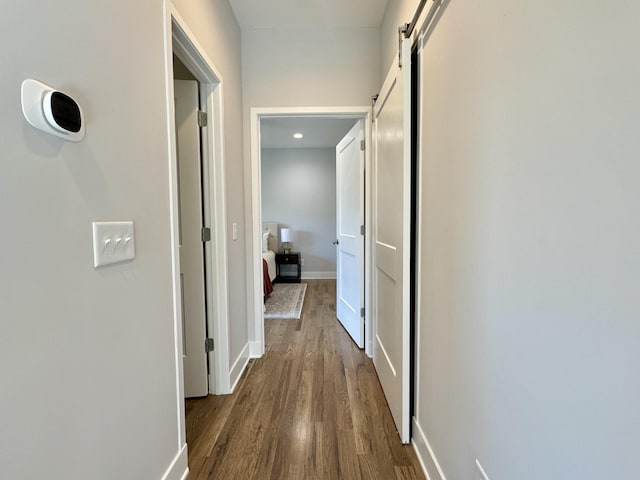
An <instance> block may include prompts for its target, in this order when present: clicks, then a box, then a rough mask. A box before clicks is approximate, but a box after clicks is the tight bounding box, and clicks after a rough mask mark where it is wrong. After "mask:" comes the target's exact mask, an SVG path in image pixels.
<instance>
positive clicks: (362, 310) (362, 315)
mask: <svg viewBox="0 0 640 480" xmlns="http://www.w3.org/2000/svg"><path fill="white" fill-rule="evenodd" d="M360 317H361V318H364V307H362V308H361V309H360Z"/></svg>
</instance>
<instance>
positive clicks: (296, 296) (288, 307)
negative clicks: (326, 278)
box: [264, 283, 307, 320]
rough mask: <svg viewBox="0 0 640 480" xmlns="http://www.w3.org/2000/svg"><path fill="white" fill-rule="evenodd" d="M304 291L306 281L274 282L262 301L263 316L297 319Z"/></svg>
mask: <svg viewBox="0 0 640 480" xmlns="http://www.w3.org/2000/svg"><path fill="white" fill-rule="evenodd" d="M306 291H307V284H306V283H275V284H274V285H273V292H271V295H269V296H268V297H267V301H266V302H265V303H264V306H265V312H264V318H293V319H296V320H297V319H299V318H300V314H301V312H302V305H303V304H304V294H305V293H306Z"/></svg>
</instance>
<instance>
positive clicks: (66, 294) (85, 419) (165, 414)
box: [0, 0, 246, 480]
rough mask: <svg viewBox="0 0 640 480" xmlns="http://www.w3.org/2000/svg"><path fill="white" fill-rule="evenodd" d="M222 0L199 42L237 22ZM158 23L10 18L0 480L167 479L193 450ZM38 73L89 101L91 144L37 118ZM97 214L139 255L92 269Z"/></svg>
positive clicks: (0, 295) (232, 105)
mask: <svg viewBox="0 0 640 480" xmlns="http://www.w3.org/2000/svg"><path fill="white" fill-rule="evenodd" d="M185 3H190V4H191V3H193V2H185ZM200 3H202V5H205V4H207V5H209V4H210V3H213V2H204V1H203V2H200ZM224 3H225V2H215V7H213V6H210V7H208V9H207V10H204V9H202V10H201V11H200V12H199V13H198V15H199V16H200V17H202V19H201V20H200V22H201V23H200V25H202V27H201V29H199V31H198V32H199V34H200V30H204V25H205V24H207V20H206V17H208V18H209V20H208V21H209V22H210V23H211V22H213V20H214V19H218V18H219V20H218V21H220V22H221V23H225V25H226V24H227V23H228V21H230V19H231V18H232V17H230V16H229V15H227V14H225V13H224V12H227V11H230V9H229V8H228V5H227V6H226V9H224V8H223V7H224ZM214 8H215V10H214ZM221 12H222V13H221ZM62 13H64V14H62ZM194 13H195V12H194ZM225 15H226V17H225ZM190 20H191V18H190ZM194 23H195V22H194ZM26 25H28V28H26V27H25V26H26ZM163 25H164V15H163V11H162V3H161V2H159V1H142V2H133V3H130V2H123V1H118V0H116V1H113V2H81V1H78V0H60V1H58V2H55V3H51V2H44V1H38V2H37V4H36V5H34V3H33V2H30V3H29V4H21V3H19V2H13V4H12V5H11V8H10V13H9V14H6V15H3V16H2V17H1V18H0V39H1V40H2V44H3V50H2V51H3V53H2V55H3V57H2V59H3V61H2V64H3V72H2V75H1V76H0V87H1V90H0V91H1V92H2V93H1V94H0V127H2V128H0V144H1V145H2V155H1V161H0V191H1V192H2V202H0V217H1V218H2V219H3V221H4V222H5V225H4V228H3V233H4V235H3V236H2V238H1V239H0V246H1V247H2V248H0V265H1V270H2V274H1V275H0V306H1V307H0V308H1V315H0V378H2V394H1V395H0V431H1V432H2V434H1V435H0V477H2V478H12V479H33V478H55V479H62V478H64V479H87V478H91V479H105V480H107V479H109V480H110V479H114V478H118V479H132V480H133V479H136V480H138V479H159V478H161V477H162V475H163V474H164V473H165V472H166V471H167V469H168V468H169V466H170V463H171V462H172V461H173V460H174V458H175V457H176V455H177V454H178V452H179V451H180V449H181V447H182V445H181V444H180V441H179V438H180V435H179V430H180V428H179V422H178V420H179V417H180V411H179V409H180V405H179V402H178V387H177V378H176V355H175V351H174V346H175V338H174V320H173V304H172V303H173V302H172V273H171V251H170V246H171V245H170V238H169V234H170V218H169V214H170V209H169V179H168V165H169V158H168V147H167V145H168V141H167V131H168V127H167V114H166V112H167V106H166V104H165V66H164V46H163ZM231 25H232V24H231ZM214 26H215V23H214ZM226 28H227V30H225V29H218V31H217V33H215V34H212V35H211V37H209V38H208V39H209V43H216V42H217V43H218V45H216V47H215V48H210V47H208V48H210V50H209V55H210V57H211V58H214V59H217V58H216V53H217V52H219V51H222V50H225V48H226V49H229V52H230V53H229V54H228V57H225V59H227V58H228V63H226V62H221V63H223V65H221V67H220V68H221V70H222V71H223V73H224V75H225V79H227V78H228V79H229V81H230V82H234V81H235V84H236V85H237V86H236V87H235V90H234V88H233V87H232V88H230V89H228V90H227V92H228V94H229V95H230V96H229V97H227V112H228V114H227V121H229V122H230V124H229V126H228V127H229V128H227V132H228V136H227V138H226V151H227V158H228V159H229V163H232V164H234V165H233V166H231V167H230V168H229V180H230V181H236V183H237V185H236V186H235V187H234V188H235V189H236V192H237V193H232V198H233V199H234V200H235V202H237V203H239V205H236V210H232V208H230V210H231V212H230V216H229V218H230V219H232V218H235V217H236V216H237V217H238V218H239V220H238V221H239V222H240V223H241V220H242V215H243V204H242V202H243V195H242V181H241V178H242V173H241V172H242V161H241V158H242V144H241V135H240V133H239V130H240V128H241V122H240V113H237V112H239V111H240V109H241V105H240V104H241V101H240V100H241V97H240V95H241V94H240V91H241V90H240V74H239V65H238V60H237V58H238V56H239V49H237V44H238V42H239V33H238V30H237V26H236V28H235V30H233V28H232V27H226ZM203 37H204V35H203ZM233 48H236V51H235V60H233V56H234V50H233ZM233 62H235V63H233ZM27 77H33V78H36V79H38V80H41V81H44V82H47V83H50V84H52V85H54V86H57V87H59V88H61V89H64V90H66V91H68V92H69V93H71V94H72V95H74V96H75V97H76V98H77V99H78V101H79V102H80V104H81V106H82V108H83V109H84V112H85V114H86V120H87V135H86V138H85V140H84V141H83V142H81V143H65V142H63V141H61V140H58V139H56V138H54V137H52V136H47V135H46V134H44V133H41V132H39V131H37V130H35V129H33V128H32V127H30V126H29V125H28V124H27V123H26V121H25V120H24V118H23V117H22V113H21V110H20V84H21V82H22V80H23V79H25V78H27ZM233 92H235V94H233ZM234 159H235V162H233V160H234ZM238 165H239V166H238ZM229 190H230V191H232V190H233V189H232V188H229ZM233 195H235V196H233ZM230 203H233V202H230ZM94 220H133V221H134V222H135V235H136V253H137V256H136V259H135V260H134V261H132V262H130V263H127V264H121V265H114V266H110V267H105V268H101V269H99V270H96V269H94V268H93V261H92V246H91V242H92V238H91V222H92V221H94ZM242 248H243V247H240V248H239V250H240V251H242ZM236 257H237V258H240V259H241V258H242V255H241V254H238V255H236ZM243 267H244V264H243V262H242V260H240V266H239V268H238V270H240V271H241V272H242V271H243ZM240 276H241V278H240V280H237V279H236V280H235V282H236V283H240V284H242V283H243V281H244V277H243V274H240ZM238 290H240V292H242V289H241V288H240V289H238ZM239 295H241V293H240V294H239ZM241 304H242V303H241ZM237 315H238V316H239V317H240V318H241V319H242V320H243V321H244V323H245V327H244V329H245V333H244V336H245V337H246V321H245V317H244V312H242V314H237ZM245 340H246V338H245ZM176 473H181V472H175V471H174V472H173V474H174V475H175V474H176ZM173 478H176V477H173Z"/></svg>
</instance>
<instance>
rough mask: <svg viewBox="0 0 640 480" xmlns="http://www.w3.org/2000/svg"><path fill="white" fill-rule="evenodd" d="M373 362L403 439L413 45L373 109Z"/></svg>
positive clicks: (406, 387) (406, 427)
mask: <svg viewBox="0 0 640 480" xmlns="http://www.w3.org/2000/svg"><path fill="white" fill-rule="evenodd" d="M374 147H375V158H374V163H373V178H372V182H373V185H372V189H373V191H372V194H373V212H372V214H373V229H372V235H373V242H372V243H373V252H372V253H373V268H372V273H373V279H372V280H373V284H372V288H373V294H372V306H373V324H374V327H373V328H374V340H373V362H374V365H375V368H376V371H377V372H378V377H379V378H380V383H381V384H382V388H383V390H384V393H385V396H386V398H387V402H388V403H389V407H390V409H391V413H392V415H393V419H394V421H395V424H396V428H397V429H398V433H399V434H400V438H401V440H402V442H403V443H409V441H410V438H409V437H410V425H409V422H410V419H409V387H410V384H409V381H410V379H409V371H410V368H409V367H410V366H409V361H410V348H409V347H410V344H409V342H410V339H409V313H410V312H409V300H410V282H409V278H410V277H409V260H410V232H411V225H410V212H411V51H410V40H407V39H404V40H403V44H402V68H400V67H399V66H398V65H397V63H396V64H394V65H393V66H392V68H391V70H390V71H389V73H388V74H387V77H386V79H385V82H384V84H383V86H382V90H381V92H380V94H379V96H378V100H377V101H376V105H375V109H374Z"/></svg>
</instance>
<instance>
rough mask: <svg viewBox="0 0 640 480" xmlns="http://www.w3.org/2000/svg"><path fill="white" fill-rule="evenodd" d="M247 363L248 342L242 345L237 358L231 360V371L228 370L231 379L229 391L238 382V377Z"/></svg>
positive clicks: (233, 388)
mask: <svg viewBox="0 0 640 480" xmlns="http://www.w3.org/2000/svg"><path fill="white" fill-rule="evenodd" d="M248 363H249V343H247V344H246V345H245V346H244V348H243V349H242V351H241V352H240V355H238V358H237V359H236V361H235V362H233V365H232V366H231V371H230V372H229V377H230V380H231V392H233V391H234V390H235V388H236V385H237V384H238V381H239V380H240V377H241V376H242V373H243V372H244V369H245V368H247V364H248Z"/></svg>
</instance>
